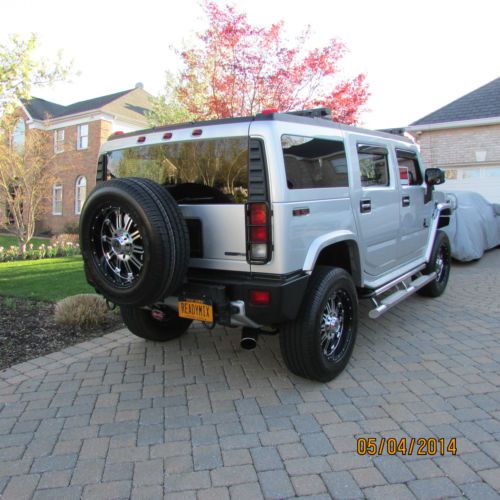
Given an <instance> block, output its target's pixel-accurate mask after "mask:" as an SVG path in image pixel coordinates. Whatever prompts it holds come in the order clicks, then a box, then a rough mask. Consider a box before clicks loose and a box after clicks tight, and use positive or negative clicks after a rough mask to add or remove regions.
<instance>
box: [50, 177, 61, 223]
mask: <svg viewBox="0 0 500 500" xmlns="http://www.w3.org/2000/svg"><path fill="white" fill-rule="evenodd" d="M62 190H63V187H62V184H60V183H57V184H54V185H53V186H52V215H62Z"/></svg>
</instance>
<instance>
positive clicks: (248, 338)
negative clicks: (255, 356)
mask: <svg viewBox="0 0 500 500" xmlns="http://www.w3.org/2000/svg"><path fill="white" fill-rule="evenodd" d="M257 337H258V332H257V330H256V329H254V328H243V331H242V332H241V340H240V346H241V348H242V349H245V350H246V351H251V350H252V349H255V348H256V347H257Z"/></svg>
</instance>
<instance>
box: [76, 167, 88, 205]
mask: <svg viewBox="0 0 500 500" xmlns="http://www.w3.org/2000/svg"><path fill="white" fill-rule="evenodd" d="M86 197H87V179H86V177H85V176H83V175H81V176H80V177H78V179H76V184H75V214H77V215H79V214H80V213H81V211H82V207H83V202H84V201H85V198H86Z"/></svg>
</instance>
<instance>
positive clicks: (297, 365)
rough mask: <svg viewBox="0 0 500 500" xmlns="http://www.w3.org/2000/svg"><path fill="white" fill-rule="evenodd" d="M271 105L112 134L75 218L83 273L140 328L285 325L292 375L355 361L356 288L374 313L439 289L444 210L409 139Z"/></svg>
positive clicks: (250, 334)
mask: <svg viewBox="0 0 500 500" xmlns="http://www.w3.org/2000/svg"><path fill="white" fill-rule="evenodd" d="M327 113H328V111H327V110H325V109H324V108H321V109H317V110H309V111H299V112H292V113H278V112H274V111H272V110H271V111H270V112H263V113H262V114H259V115H257V116H255V117H247V118H234V119H223V120H214V121H206V122H196V123H187V124H186V123H184V124H180V125H173V126H166V127H162V128H153V129H150V130H144V131H138V132H131V133H126V134H115V135H113V136H111V137H110V139H109V140H108V141H107V142H106V143H105V144H104V145H103V147H102V150H101V154H100V157H99V162H98V167H97V186H96V188H95V189H94V190H93V191H92V193H91V194H90V195H89V197H88V199H87V201H86V203H85V207H84V209H83V213H82V216H81V224H80V241H81V247H82V252H83V257H84V261H85V271H86V275H87V279H88V281H89V283H90V284H91V285H92V286H93V287H94V288H95V289H96V290H97V292H98V293H100V294H102V295H103V296H104V297H105V298H106V299H108V300H109V301H110V302H112V303H114V304H117V305H119V306H120V308H121V313H122V316H123V320H124V322H125V324H126V325H127V327H128V328H129V329H130V331H132V332H133V333H134V334H136V335H138V336H140V337H143V338H145V339H150V340H156V341H166V340H171V339H174V338H177V337H179V336H180V335H182V334H183V333H184V332H186V330H187V329H188V328H189V325H190V324H191V322H192V321H193V320H198V321H202V322H203V323H204V324H205V325H206V326H207V327H209V328H210V327H212V326H213V325H215V324H220V325H225V326H235V327H243V330H242V342H241V343H242V347H246V348H252V347H253V346H255V343H256V339H257V336H258V335H259V334H264V333H266V334H270V333H279V339H280V346H281V352H282V355H283V359H284V361H285V363H286V365H287V367H288V368H289V369H290V370H291V371H292V372H293V373H295V374H297V375H300V376H303V377H307V378H310V379H314V380H318V381H329V380H331V379H333V378H334V377H335V376H336V375H337V374H338V373H340V372H341V371H342V370H343V368H344V367H345V366H346V364H347V362H348V360H349V358H350V356H351V353H352V350H353V347H354V342H355V339H356V331H357V328H358V299H369V300H371V302H372V303H373V306H374V307H373V309H372V310H371V312H370V316H371V317H372V318H376V317H378V316H379V315H381V314H382V313H384V312H385V311H387V310H388V309H389V308H391V307H392V306H394V305H396V304H398V303H399V302H400V301H402V300H404V299H405V298H407V297H409V296H410V295H412V294H413V293H414V292H418V293H420V294H421V295H426V296H430V297H436V296H439V295H441V294H442V293H443V291H444V289H445V287H446V284H447V281H448V276H449V272H450V261H451V254H450V245H449V242H448V238H447V237H446V234H445V233H444V232H443V231H441V230H440V228H441V227H443V226H446V225H447V224H448V222H449V217H450V215H451V207H450V205H449V204H448V203H447V202H446V201H445V198H444V195H443V194H442V193H440V192H437V191H434V185H435V184H441V183H442V182H444V176H443V173H442V172H441V171H440V170H439V169H435V168H429V169H427V170H426V171H425V173H424V172H423V171H422V168H421V162H420V160H419V153H418V150H417V147H416V146H415V145H414V144H413V143H412V142H411V141H409V140H407V139H406V138H404V137H402V136H397V135H391V134H386V133H382V132H374V131H369V130H364V129H361V128H355V127H350V126H345V125H340V124H337V123H333V122H332V121H331V120H328V119H324V118H325V115H327Z"/></svg>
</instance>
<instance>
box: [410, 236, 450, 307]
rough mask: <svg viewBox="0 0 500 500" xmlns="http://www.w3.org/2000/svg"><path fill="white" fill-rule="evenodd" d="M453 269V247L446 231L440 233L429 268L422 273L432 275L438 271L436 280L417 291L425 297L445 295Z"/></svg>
mask: <svg viewBox="0 0 500 500" xmlns="http://www.w3.org/2000/svg"><path fill="white" fill-rule="evenodd" d="M450 269H451V246H450V240H449V239H448V236H447V234H446V233H445V232H444V231H438V232H437V234H436V239H435V240H434V246H433V247H432V253H431V258H430V261H429V263H428V264H427V267H426V268H425V269H424V270H423V271H422V273H423V274H430V273H432V272H434V271H436V272H437V273H438V274H437V276H436V279H435V280H433V281H431V282H430V283H429V284H428V285H425V286H424V287H423V288H421V289H420V290H418V291H417V293H418V294H419V295H422V296H424V297H439V296H440V295H442V294H443V292H444V291H445V289H446V285H447V284H448V278H449V277H450Z"/></svg>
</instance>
